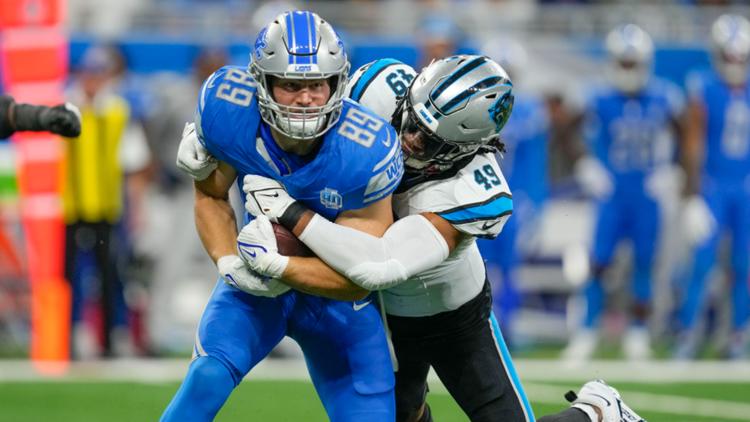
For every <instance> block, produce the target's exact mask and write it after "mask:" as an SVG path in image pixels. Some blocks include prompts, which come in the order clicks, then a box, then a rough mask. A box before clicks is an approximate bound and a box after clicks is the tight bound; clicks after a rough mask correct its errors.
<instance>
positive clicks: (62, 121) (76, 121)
mask: <svg viewBox="0 0 750 422" xmlns="http://www.w3.org/2000/svg"><path fill="white" fill-rule="evenodd" d="M39 125H40V126H41V127H42V128H43V129H44V130H48V131H50V132H52V133H55V134H58V135H62V136H66V137H68V138H75V137H77V136H79V135H80V134H81V112H80V110H78V107H76V106H75V105H73V104H71V103H65V104H59V105H56V106H54V107H46V108H44V109H42V111H41V112H40V113H39Z"/></svg>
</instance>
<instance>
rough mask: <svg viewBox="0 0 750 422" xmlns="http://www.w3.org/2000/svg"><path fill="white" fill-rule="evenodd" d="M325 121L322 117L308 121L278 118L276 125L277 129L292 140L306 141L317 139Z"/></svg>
mask: <svg viewBox="0 0 750 422" xmlns="http://www.w3.org/2000/svg"><path fill="white" fill-rule="evenodd" d="M325 121H326V119H325V117H323V116H316V117H313V118H308V119H305V118H294V117H283V116H280V117H279V118H278V119H277V121H276V124H277V125H278V126H279V129H281V130H282V131H283V132H284V133H285V134H287V135H289V136H290V137H292V138H303V139H307V138H314V137H317V136H318V134H320V131H321V129H322V128H323V125H324V124H325Z"/></svg>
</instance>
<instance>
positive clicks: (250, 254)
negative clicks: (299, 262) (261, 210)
mask: <svg viewBox="0 0 750 422" xmlns="http://www.w3.org/2000/svg"><path fill="white" fill-rule="evenodd" d="M237 249H238V250H239V251H240V256H241V257H242V259H243V260H244V261H245V262H246V263H247V265H248V266H249V267H250V268H252V269H253V270H254V271H256V272H258V273H260V274H263V275H265V276H268V277H271V278H281V275H282V274H284V270H285V269H286V266H287V265H288V264H289V257H286V256H282V255H280V254H279V249H278V247H277V246H276V235H275V234H274V232H273V227H272V226H271V222H270V221H269V220H268V217H266V216H265V215H259V216H257V217H256V218H255V220H253V221H251V222H250V223H248V224H247V225H246V226H245V227H243V228H242V230H241V231H240V235H239V236H237Z"/></svg>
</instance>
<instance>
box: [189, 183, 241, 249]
mask: <svg viewBox="0 0 750 422" xmlns="http://www.w3.org/2000/svg"><path fill="white" fill-rule="evenodd" d="M195 227H196V229H197V231H198V235H199V236H200V239H201V242H202V243H203V247H204V248H205V249H206V252H208V255H209V256H210V257H211V259H213V261H214V262H216V261H218V259H219V258H221V257H222V256H226V255H236V254H237V245H236V243H237V225H236V223H235V219H234V210H233V209H232V206H231V205H230V203H229V200H228V199H224V198H215V197H212V196H208V195H206V194H204V193H202V192H201V191H200V190H198V189H196V196H195Z"/></svg>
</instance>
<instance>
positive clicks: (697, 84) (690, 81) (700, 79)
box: [685, 71, 705, 102]
mask: <svg viewBox="0 0 750 422" xmlns="http://www.w3.org/2000/svg"><path fill="white" fill-rule="evenodd" d="M704 87H705V77H704V74H703V73H702V72H695V71H694V72H690V73H688V75H687V77H686V78H685V89H686V90H687V97H688V100H689V101H698V102H700V101H702V100H703V96H704V95H703V90H704V89H705V88H704Z"/></svg>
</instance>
